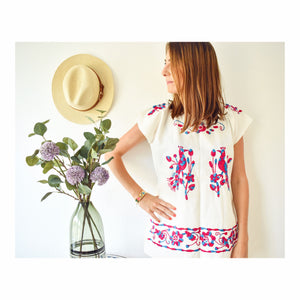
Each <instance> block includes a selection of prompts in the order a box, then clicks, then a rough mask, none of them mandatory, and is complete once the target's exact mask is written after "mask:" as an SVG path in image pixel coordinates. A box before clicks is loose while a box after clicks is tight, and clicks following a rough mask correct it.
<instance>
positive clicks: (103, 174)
mask: <svg viewBox="0 0 300 300" xmlns="http://www.w3.org/2000/svg"><path fill="white" fill-rule="evenodd" d="M108 178H109V173H108V171H107V170H106V169H104V168H103V167H97V168H95V170H94V171H93V172H92V173H91V175H90V179H91V180H92V182H95V181H98V185H102V184H104V183H106V181H107V180H108Z"/></svg>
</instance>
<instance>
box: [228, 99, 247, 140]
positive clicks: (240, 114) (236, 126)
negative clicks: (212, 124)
mask: <svg viewBox="0 0 300 300" xmlns="http://www.w3.org/2000/svg"><path fill="white" fill-rule="evenodd" d="M227 108H228V114H229V118H230V122H231V127H232V139H233V143H234V144H236V143H237V142H238V141H239V140H240V139H241V138H242V136H244V134H245V133H246V131H247V129H248V127H249V126H250V124H251V123H252V121H253V120H252V118H251V117H250V116H249V115H248V114H246V113H245V112H244V111H242V110H241V109H238V108H237V107H234V106H232V105H230V106H229V107H228V105H227Z"/></svg>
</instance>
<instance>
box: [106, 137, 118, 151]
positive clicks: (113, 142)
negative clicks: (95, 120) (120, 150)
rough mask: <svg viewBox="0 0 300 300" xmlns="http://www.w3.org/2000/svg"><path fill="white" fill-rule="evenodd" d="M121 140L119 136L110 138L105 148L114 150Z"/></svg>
mask: <svg viewBox="0 0 300 300" xmlns="http://www.w3.org/2000/svg"><path fill="white" fill-rule="evenodd" d="M118 142H119V139H118V138H108V140H107V142H106V144H105V147H104V149H112V150H114V149H115V147H116V144H117V143H118Z"/></svg>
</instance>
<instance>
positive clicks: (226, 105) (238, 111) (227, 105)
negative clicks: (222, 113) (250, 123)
mask: <svg viewBox="0 0 300 300" xmlns="http://www.w3.org/2000/svg"><path fill="white" fill-rule="evenodd" d="M225 108H230V109H231V110H233V111H235V112H237V113H238V114H239V113H241V112H242V110H241V109H238V108H237V107H236V106H233V105H230V104H227V103H226V104H225Z"/></svg>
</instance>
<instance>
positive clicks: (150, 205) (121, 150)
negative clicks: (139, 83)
mask: <svg viewBox="0 0 300 300" xmlns="http://www.w3.org/2000/svg"><path fill="white" fill-rule="evenodd" d="M145 139H146V138H145V136H144V135H143V133H142V132H141V131H140V129H139V127H138V125H137V124H135V125H134V126H133V127H132V128H131V129H130V130H129V131H128V132H127V133H125V134H124V135H123V136H122V137H121V138H120V140H119V142H118V143H117V145H116V148H115V149H114V150H113V151H112V152H107V153H105V155H104V157H105V160H108V159H109V158H110V157H112V156H113V157H114V159H112V160H111V161H110V162H109V164H108V166H109V168H110V169H111V171H112V173H113V174H114V176H115V177H116V178H117V179H118V180H119V182H120V183H121V184H122V185H123V186H124V188H125V189H126V190H127V191H128V192H129V193H130V194H131V196H132V197H133V198H134V199H136V198H137V197H138V195H139V193H140V191H141V190H142V188H141V187H140V186H139V185H138V184H137V183H136V182H135V181H134V180H133V178H132V177H131V176H130V175H129V173H128V172H127V170H126V168H125V166H124V163H123V161H122V156H123V155H124V154H125V153H126V152H128V151H129V150H130V149H132V148H133V147H134V146H135V145H137V144H138V143H140V142H142V141H144V140H145ZM140 206H141V208H142V209H144V210H145V211H146V212H147V213H149V214H150V215H151V217H152V218H154V219H155V220H156V221H158V222H160V220H159V219H158V218H157V216H156V215H155V214H154V212H155V213H157V214H159V215H161V216H163V217H165V218H167V219H170V216H171V215H172V216H173V217H174V216H175V214H174V213H173V212H172V211H171V209H176V208H175V207H174V206H172V205H171V204H169V203H167V202H165V201H163V200H162V199H160V198H159V197H158V196H153V195H151V194H149V193H147V194H146V195H145V196H144V197H143V199H142V200H141V201H140Z"/></svg>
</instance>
